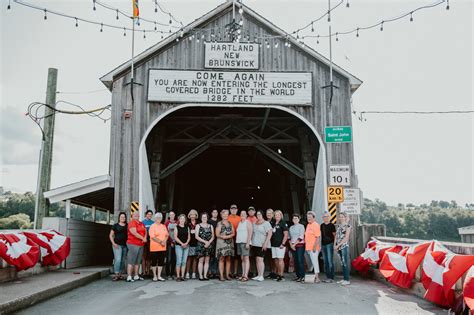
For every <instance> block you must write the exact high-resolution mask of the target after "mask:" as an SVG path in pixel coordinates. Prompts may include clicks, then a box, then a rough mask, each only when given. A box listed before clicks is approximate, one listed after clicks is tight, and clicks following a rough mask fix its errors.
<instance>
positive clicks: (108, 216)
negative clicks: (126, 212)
mask: <svg viewBox="0 0 474 315" xmlns="http://www.w3.org/2000/svg"><path fill="white" fill-rule="evenodd" d="M106 222H107V224H110V210H107V221H106Z"/></svg>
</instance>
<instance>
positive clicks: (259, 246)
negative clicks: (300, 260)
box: [251, 211, 272, 281]
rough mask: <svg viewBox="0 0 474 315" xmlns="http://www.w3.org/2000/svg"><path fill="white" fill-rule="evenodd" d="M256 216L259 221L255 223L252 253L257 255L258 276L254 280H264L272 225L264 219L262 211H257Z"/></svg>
mask: <svg viewBox="0 0 474 315" xmlns="http://www.w3.org/2000/svg"><path fill="white" fill-rule="evenodd" d="M256 216H257V222H255V223H254V224H253V232H252V249H251V254H252V256H254V257H255V260H256V262H257V276H256V277H254V278H252V280H256V281H263V280H264V278H263V273H264V271H265V263H264V262H263V258H264V257H265V252H266V250H267V248H268V247H269V246H270V239H271V237H272V226H271V225H270V223H269V222H267V221H265V220H264V219H263V214H262V212H261V211H257V214H256Z"/></svg>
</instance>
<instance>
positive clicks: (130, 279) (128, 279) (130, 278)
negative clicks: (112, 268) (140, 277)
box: [127, 276, 135, 282]
mask: <svg viewBox="0 0 474 315" xmlns="http://www.w3.org/2000/svg"><path fill="white" fill-rule="evenodd" d="M133 281H135V280H133V279H132V276H128V277H127V282H133Z"/></svg>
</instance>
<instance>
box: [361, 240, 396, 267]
mask: <svg viewBox="0 0 474 315" xmlns="http://www.w3.org/2000/svg"><path fill="white" fill-rule="evenodd" d="M393 246H394V245H393V244H390V243H383V242H380V241H379V240H372V241H370V242H368V243H367V247H366V248H365V250H364V252H363V253H362V254H360V255H359V256H358V257H356V258H355V259H354V260H353V261H352V266H353V267H354V269H355V270H357V271H358V272H359V273H361V274H367V272H368V271H369V269H370V266H371V265H376V264H377V263H378V262H379V261H381V260H382V257H383V255H384V254H385V251H386V250H387V249H389V248H391V247H393Z"/></svg>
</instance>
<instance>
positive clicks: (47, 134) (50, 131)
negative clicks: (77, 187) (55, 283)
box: [34, 68, 58, 229]
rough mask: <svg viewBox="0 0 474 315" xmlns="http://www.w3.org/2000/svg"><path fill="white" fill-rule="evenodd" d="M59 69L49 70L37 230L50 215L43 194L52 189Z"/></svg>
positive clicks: (36, 215)
mask: <svg viewBox="0 0 474 315" xmlns="http://www.w3.org/2000/svg"><path fill="white" fill-rule="evenodd" d="M57 82H58V69H54V68H49V69H48V85H47V88H46V102H45V103H46V104H48V105H49V106H51V107H52V108H49V107H45V109H44V116H45V118H44V121H43V139H42V142H41V153H40V162H39V165H38V186H37V188H36V207H35V224H34V228H35V229H40V228H41V227H42V224H43V218H44V217H47V216H48V214H49V200H47V199H46V198H45V197H44V196H43V194H44V192H45V191H48V190H49V189H50V187H51V165H52V161H53V139H54V120H55V111H54V108H55V107H56V86H57Z"/></svg>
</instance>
